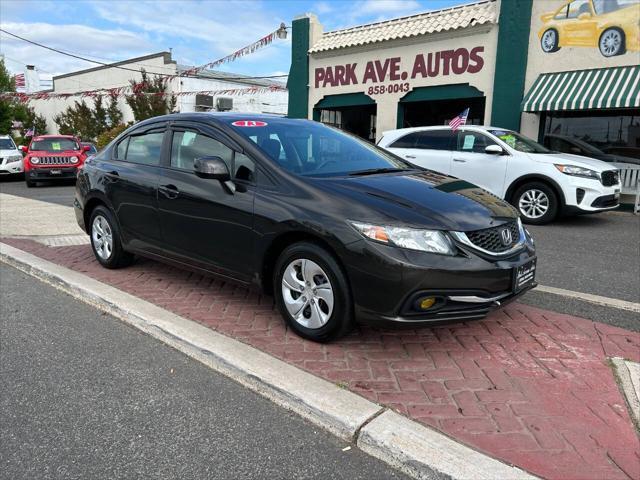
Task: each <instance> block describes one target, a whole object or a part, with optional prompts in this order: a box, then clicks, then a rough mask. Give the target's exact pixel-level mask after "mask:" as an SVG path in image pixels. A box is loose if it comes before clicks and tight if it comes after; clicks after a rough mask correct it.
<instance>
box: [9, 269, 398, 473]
mask: <svg viewBox="0 0 640 480" xmlns="http://www.w3.org/2000/svg"><path fill="white" fill-rule="evenodd" d="M0 314H1V315H0V329H1V331H2V336H1V337H0V341H1V342H2V344H1V347H2V348H0V385H2V387H1V389H2V390H1V393H0V425H1V428H0V445H1V448H0V477H1V478H7V479H9V478H10V479H23V478H24V479H29V480H30V479H33V478H38V479H48V478H126V479H130V478H172V479H173V478H198V479H204V478H207V479H228V478H256V479H263V478H269V479H291V478H296V479H304V478H322V479H342V478H344V479H350V480H351V479H391V478H405V477H404V476H402V475H401V474H399V473H398V472H396V471H395V470H392V469H391V468H389V467H388V466H387V465H385V464H383V463H381V462H379V461H377V460H376V459H374V458H372V457H369V456H367V455H366V454H364V453H363V452H361V451H360V450H358V449H357V448H355V447H352V448H351V449H350V450H348V451H342V449H343V448H344V447H346V446H347V444H345V443H344V442H342V441H340V440H338V439H336V438H335V437H333V436H331V435H330V434H328V433H326V432H324V431H322V430H320V429H318V428H316V427H314V426H312V425H310V424H308V423H307V422H305V421H304V420H302V419H300V418H299V417H297V416H296V415H294V414H292V413H289V412H287V411H285V410H283V409H281V408H279V407H277V406H276V405H274V404H273V403H271V402H270V401H268V400H266V399H264V398H262V397H260V396H258V395H257V394H254V393H253V392H250V391H248V390H246V389H244V388H243V387H241V386H240V385H238V384H236V383H235V382H233V381H231V380H229V379H228V378H226V377H223V376H221V375H219V374H217V373H215V372H213V371H211V370H209V369H207V368H206V367H205V366H203V365H201V364H200V363H198V362H196V361H194V360H191V359H190V358H189V357H187V356H185V355H183V354H181V353H180V352H177V351H175V350H173V349H172V348H170V347H167V346H166V345H164V344H162V343H160V342H158V341H156V340H155V339H153V338H151V337H148V336H146V335H144V334H142V333H140V332H138V331H136V330H134V329H132V328H130V327H128V326H126V325H125V324H123V323H121V322H120V321H118V320H117V319H115V318H112V317H111V316H109V315H106V314H103V313H101V312H100V311H98V310H96V309H94V308H92V307H90V306H88V305H86V304H84V303H81V302H79V301H77V300H75V299H73V298H71V297H70V296H68V295H66V294H64V293H62V292H60V291H58V290H56V289H54V288H53V287H50V286H49V285H46V284H43V283H41V282H39V281H38V280H36V279H34V278H32V277H29V276H27V275H24V274H22V273H21V272H18V271H17V270H15V269H13V268H11V267H8V266H6V265H5V264H2V263H0Z"/></svg>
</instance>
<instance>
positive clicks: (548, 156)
mask: <svg viewBox="0 0 640 480" xmlns="http://www.w3.org/2000/svg"><path fill="white" fill-rule="evenodd" d="M527 155H529V157H530V158H531V159H533V160H535V161H537V162H541V163H558V164H570V165H575V166H577V167H585V168H590V169H591V170H595V171H596V172H604V171H605V170H611V165H610V164H608V163H607V162H603V161H602V160H597V159H595V158H589V157H583V156H581V155H573V154H571V153H559V152H558V153H527Z"/></svg>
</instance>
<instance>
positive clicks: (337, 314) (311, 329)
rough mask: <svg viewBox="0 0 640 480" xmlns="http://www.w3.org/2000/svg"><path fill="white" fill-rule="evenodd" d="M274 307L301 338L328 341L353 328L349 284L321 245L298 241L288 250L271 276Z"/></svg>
mask: <svg viewBox="0 0 640 480" xmlns="http://www.w3.org/2000/svg"><path fill="white" fill-rule="evenodd" d="M274 290H275V292H274V294H275V299H276V305H277V306H278V309H279V310H280V313H281V314H282V316H283V317H284V319H285V321H286V323H287V325H288V326H289V328H291V329H292V330H293V331H294V332H296V333H297V334H298V335H300V336H301V337H304V338H307V339H309V340H313V341H316V342H328V341H330V340H333V339H336V338H339V337H341V336H343V335H345V334H347V333H348V332H349V331H350V330H351V328H352V325H353V305H352V300H351V293H350V289H349V284H348V282H347V278H346V276H345V274H344V273H343V272H342V269H341V268H340V265H338V263H337V261H336V259H335V257H334V256H333V255H332V254H331V253H330V252H328V251H327V250H326V249H324V248H322V247H321V246H319V245H317V244H315V243H311V242H300V243H296V244H293V245H291V246H289V247H287V248H286V249H285V250H284V251H283V252H282V254H281V255H280V257H279V258H278V261H277V264H276V268H275V273H274Z"/></svg>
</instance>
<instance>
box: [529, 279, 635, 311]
mask: <svg viewBox="0 0 640 480" xmlns="http://www.w3.org/2000/svg"><path fill="white" fill-rule="evenodd" d="M534 291H536V292H544V293H551V294H553V295H559V296H561V297H567V298H575V299H576V300H582V301H584V302H589V303H593V304H596V305H602V306H605V307H611V308H617V309H619V310H627V311H629V312H637V313H640V303H635V302H628V301H626V300H618V299H617V298H609V297H602V296H600V295H593V294H591V293H583V292H574V291H573V290H566V289H564V288H557V287H549V286H547V285H538V286H537V287H536V289H535V290H534Z"/></svg>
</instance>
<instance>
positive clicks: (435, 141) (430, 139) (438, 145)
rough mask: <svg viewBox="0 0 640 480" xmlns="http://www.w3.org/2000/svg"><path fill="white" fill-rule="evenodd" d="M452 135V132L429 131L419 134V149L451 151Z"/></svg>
mask: <svg viewBox="0 0 640 480" xmlns="http://www.w3.org/2000/svg"><path fill="white" fill-rule="evenodd" d="M451 139H452V133H451V131H450V130H428V131H426V132H419V134H418V145H417V148H423V149H427V150H451V149H452V148H451Z"/></svg>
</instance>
